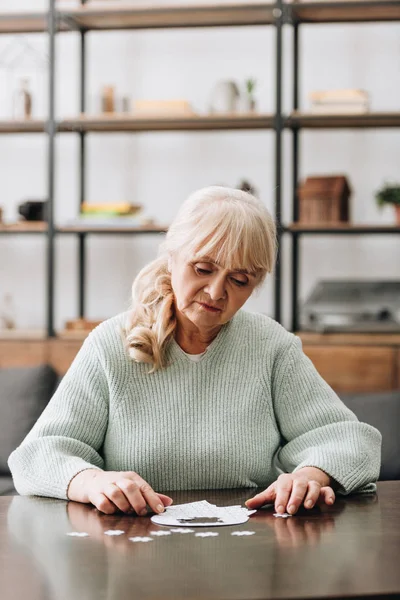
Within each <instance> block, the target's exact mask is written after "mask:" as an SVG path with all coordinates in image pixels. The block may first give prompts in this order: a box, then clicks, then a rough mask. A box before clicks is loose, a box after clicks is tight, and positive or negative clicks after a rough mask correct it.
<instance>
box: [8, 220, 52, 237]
mask: <svg viewBox="0 0 400 600" xmlns="http://www.w3.org/2000/svg"><path fill="white" fill-rule="evenodd" d="M46 232H47V223H45V222H44V221H26V222H21V223H10V224H4V223H0V235H1V234H3V233H4V234H7V233H9V234H11V233H12V234H15V233H18V234H20V233H30V234H31V233H46Z"/></svg>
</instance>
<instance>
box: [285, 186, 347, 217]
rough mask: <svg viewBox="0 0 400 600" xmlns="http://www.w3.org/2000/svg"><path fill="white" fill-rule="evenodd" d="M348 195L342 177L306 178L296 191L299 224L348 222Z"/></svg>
mask: <svg viewBox="0 0 400 600" xmlns="http://www.w3.org/2000/svg"><path fill="white" fill-rule="evenodd" d="M350 194H351V189H350V186H349V183H348V181H347V178H346V177H345V176H344V175H331V176H326V177H307V179H306V180H305V181H304V182H303V183H302V184H301V185H300V186H299V187H298V190H297V195H298V202H299V222H300V223H307V224H316V225H318V224H321V223H327V224H329V223H331V224H334V223H344V222H348V221H349V216H350V210H349V209H350V207H349V199H350Z"/></svg>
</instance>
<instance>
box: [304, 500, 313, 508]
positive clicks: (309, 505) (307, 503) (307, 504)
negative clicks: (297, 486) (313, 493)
mask: <svg viewBox="0 0 400 600" xmlns="http://www.w3.org/2000/svg"><path fill="white" fill-rule="evenodd" d="M305 506H308V507H309V508H311V507H312V500H307V502H306V504H305Z"/></svg>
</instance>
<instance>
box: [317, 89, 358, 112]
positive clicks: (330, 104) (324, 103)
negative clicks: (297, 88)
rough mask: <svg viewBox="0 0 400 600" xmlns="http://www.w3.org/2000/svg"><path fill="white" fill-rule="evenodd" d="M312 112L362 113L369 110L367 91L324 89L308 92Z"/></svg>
mask: <svg viewBox="0 0 400 600" xmlns="http://www.w3.org/2000/svg"><path fill="white" fill-rule="evenodd" d="M309 99H310V101H311V112H312V113H313V114H323V115H331V114H364V113H367V112H369V97H368V92H366V91H364V90H351V89H350V90H326V91H316V92H311V93H310V94H309Z"/></svg>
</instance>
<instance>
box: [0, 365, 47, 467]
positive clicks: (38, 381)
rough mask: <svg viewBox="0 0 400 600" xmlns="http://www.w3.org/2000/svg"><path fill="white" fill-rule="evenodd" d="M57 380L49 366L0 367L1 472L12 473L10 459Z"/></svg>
mask: <svg viewBox="0 0 400 600" xmlns="http://www.w3.org/2000/svg"><path fill="white" fill-rule="evenodd" d="M56 382H57V373H56V372H55V371H54V369H53V368H52V367H50V366H49V365H40V366H38V367H24V368H11V369H0V474H3V475H10V470H9V468H8V465H7V459H8V457H9V455H10V454H11V452H12V451H13V450H15V448H16V447H17V446H19V444H20V443H21V442H22V440H23V439H24V437H25V436H26V435H27V433H28V432H29V431H30V430H31V429H32V427H33V425H34V424H35V422H36V421H37V419H38V417H39V416H40V415H41V413H42V411H43V409H44V408H45V406H46V405H47V403H48V402H49V400H50V398H51V396H52V395H53V392H54V390H55V387H56Z"/></svg>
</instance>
